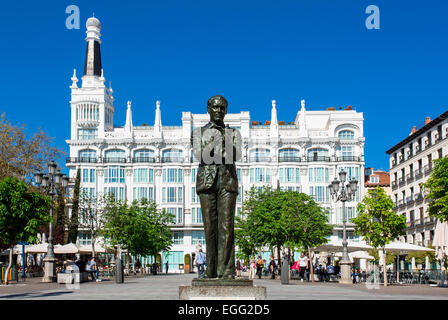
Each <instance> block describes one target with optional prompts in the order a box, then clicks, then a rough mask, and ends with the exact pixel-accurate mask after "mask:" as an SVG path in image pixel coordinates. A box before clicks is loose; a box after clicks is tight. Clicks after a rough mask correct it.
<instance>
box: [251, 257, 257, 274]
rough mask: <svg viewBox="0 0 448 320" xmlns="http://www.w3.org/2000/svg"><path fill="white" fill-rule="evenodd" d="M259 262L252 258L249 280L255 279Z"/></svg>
mask: <svg viewBox="0 0 448 320" xmlns="http://www.w3.org/2000/svg"><path fill="white" fill-rule="evenodd" d="M256 264H257V261H256V260H255V257H254V256H250V260H249V279H254V278H255V271H256V268H257V266H256Z"/></svg>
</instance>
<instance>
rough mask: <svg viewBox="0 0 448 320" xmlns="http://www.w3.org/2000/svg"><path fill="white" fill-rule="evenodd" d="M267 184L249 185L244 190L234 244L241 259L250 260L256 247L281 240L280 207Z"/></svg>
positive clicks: (275, 244)
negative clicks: (259, 186)
mask: <svg viewBox="0 0 448 320" xmlns="http://www.w3.org/2000/svg"><path fill="white" fill-rule="evenodd" d="M274 194H275V191H274V190H272V188H271V187H269V186H264V187H262V188H260V189H258V188H255V187H252V188H251V189H250V190H249V191H247V192H246V200H245V201H244V203H243V207H242V210H241V217H238V216H237V217H235V222H236V223H235V244H236V245H237V246H238V250H239V253H240V255H241V257H242V258H244V259H245V260H246V259H249V256H250V255H252V254H254V252H255V249H256V248H260V247H263V246H267V247H269V248H271V250H272V248H273V247H274V246H277V245H280V246H281V245H282V244H283V243H284V239H285V236H284V232H283V231H282V224H281V221H280V216H281V207H280V206H279V204H278V202H277V201H276V200H277V199H275V197H274Z"/></svg>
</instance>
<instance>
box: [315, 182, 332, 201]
mask: <svg viewBox="0 0 448 320" xmlns="http://www.w3.org/2000/svg"><path fill="white" fill-rule="evenodd" d="M310 196H311V197H313V199H314V201H316V202H325V203H326V202H329V201H330V189H328V187H323V186H316V187H310Z"/></svg>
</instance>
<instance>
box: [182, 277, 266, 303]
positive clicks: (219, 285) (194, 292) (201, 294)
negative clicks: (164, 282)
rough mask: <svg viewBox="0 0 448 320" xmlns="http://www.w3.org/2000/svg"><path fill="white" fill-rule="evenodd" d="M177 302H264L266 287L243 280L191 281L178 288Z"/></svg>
mask: <svg viewBox="0 0 448 320" xmlns="http://www.w3.org/2000/svg"><path fill="white" fill-rule="evenodd" d="M179 300H266V287H262V286H254V285H253V281H252V280H245V279H228V280H224V279H193V281H192V283H191V286H180V287H179Z"/></svg>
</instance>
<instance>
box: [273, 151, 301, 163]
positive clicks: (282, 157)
mask: <svg viewBox="0 0 448 320" xmlns="http://www.w3.org/2000/svg"><path fill="white" fill-rule="evenodd" d="M278 161H280V162H288V161H291V162H292V161H300V155H299V150H297V149H281V150H279V151H278Z"/></svg>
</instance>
